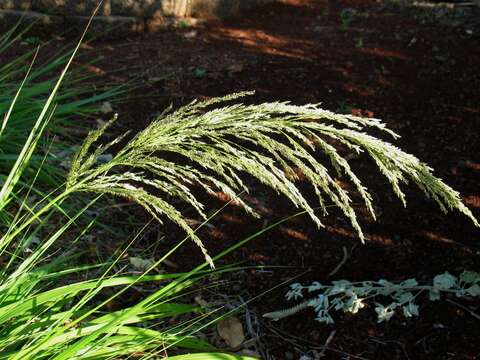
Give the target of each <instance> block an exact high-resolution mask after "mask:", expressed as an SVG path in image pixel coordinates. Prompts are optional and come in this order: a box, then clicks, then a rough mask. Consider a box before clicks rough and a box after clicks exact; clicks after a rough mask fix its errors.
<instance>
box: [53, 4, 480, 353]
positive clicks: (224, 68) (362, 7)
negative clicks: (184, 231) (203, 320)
mask: <svg viewBox="0 0 480 360" xmlns="http://www.w3.org/2000/svg"><path fill="white" fill-rule="evenodd" d="M345 9H349V10H348V11H349V12H350V13H352V11H351V9H353V10H354V12H353V15H352V16H351V18H350V20H349V21H347V22H348V24H347V23H345V22H344V23H343V24H342V21H341V13H342V11H344V10H345ZM422 22H423V23H422ZM66 42H68V40H65V39H59V40H55V41H54V44H56V45H55V46H60V45H64V44H65V43H66ZM51 46H54V45H51ZM88 47H89V48H90V50H91V52H90V54H89V55H88V56H92V54H93V56H101V57H102V58H103V59H102V60H101V62H100V63H99V64H98V65H97V68H92V69H93V70H96V71H98V72H101V73H105V74H106V75H105V76H106V77H109V78H110V79H111V80H113V81H117V82H118V81H127V80H131V79H133V78H137V79H138V78H140V79H141V83H142V85H141V87H140V89H138V90H136V91H133V92H132V93H131V94H130V95H129V96H128V98H127V99H126V101H124V102H123V103H121V104H119V105H118V106H117V107H116V110H118V112H119V113H120V118H121V124H122V125H123V126H125V127H133V128H136V129H138V128H142V127H143V126H144V125H145V124H147V123H148V121H149V120H150V119H151V118H152V116H153V115H154V114H155V113H159V112H161V110H162V109H163V108H164V107H165V106H166V105H168V104H169V103H171V102H173V103H174V105H181V104H185V103H187V102H188V101H190V100H191V99H193V98H205V97H212V96H217V95H224V94H227V93H231V92H236V91H239V90H247V89H253V90H256V95H255V98H254V101H255V102H260V101H268V100H291V101H293V102H295V103H299V104H302V103H311V102H315V103H317V102H322V103H323V106H324V107H325V108H327V109H330V110H334V111H342V112H352V113H355V114H361V115H363V116H374V117H378V118H382V119H384V121H385V122H386V123H387V124H388V125H389V127H390V128H392V129H394V130H395V131H397V132H398V133H400V134H401V135H402V138H401V139H400V140H399V141H398V142H397V144H398V145H399V146H400V147H401V148H403V149H405V150H407V151H409V152H411V153H413V154H415V155H417V156H418V157H419V158H420V159H422V160H424V161H425V162H427V163H429V164H430V165H431V166H432V167H433V168H434V169H435V170H436V171H435V174H436V175H438V176H439V177H440V178H442V179H444V180H445V181H446V182H447V183H448V184H449V185H451V186H453V187H454V188H455V189H457V190H458V191H460V193H461V194H462V197H463V199H464V201H465V202H466V203H467V204H468V205H469V207H470V208H471V209H472V210H473V211H474V213H475V215H476V216H477V217H480V192H479V180H480V136H479V131H480V93H479V89H480V72H479V64H480V43H479V38H478V37H474V36H471V35H468V34H466V33H465V31H464V30H463V29H462V28H459V27H451V26H450V27H449V26H446V25H439V24H435V23H432V22H425V21H421V20H419V19H417V18H415V16H412V12H411V11H406V10H404V9H403V8H402V7H399V6H392V5H388V6H387V5H385V4H383V3H378V2H375V1H372V0H349V1H342V2H336V1H326V0H318V1H315V0H285V1H283V2H281V3H277V4H272V5H268V6H266V7H264V8H262V9H257V10H252V11H250V12H246V13H243V14H241V15H240V16H238V17H237V18H234V19H230V20H227V21H224V22H218V23H211V24H209V25H208V26H206V27H202V28H198V29H193V28H187V29H182V30H179V31H178V32H168V33H158V34H148V35H136V36H134V35H132V36H131V37H128V38H124V39H110V40H108V41H102V40H98V41H93V42H91V43H90V44H89V45H88ZM78 61H82V59H81V58H80V59H79V60H78ZM356 166H357V169H358V171H359V173H360V174H361V175H362V179H364V180H365V182H366V183H367V184H368V185H370V186H371V187H372V189H373V192H374V195H375V198H376V206H377V211H378V215H379V216H378V221H377V222H372V221H371V220H370V219H368V218H364V219H362V224H363V226H364V230H365V232H366V234H367V238H368V241H367V243H366V244H365V245H360V244H359V240H358V238H357V237H356V236H355V234H354V232H353V231H352V229H351V228H350V227H349V225H348V223H347V222H346V221H345V220H343V219H342V217H340V216H339V215H338V214H337V213H336V212H335V211H332V213H331V214H330V216H329V217H327V218H326V219H325V224H326V227H325V228H324V229H320V230H318V229H317V228H316V227H315V225H314V224H313V223H312V222H311V221H310V220H309V219H307V218H306V217H298V218H296V219H294V220H291V221H288V222H286V223H284V224H282V225H281V226H279V227H277V228H276V229H274V230H272V231H270V232H268V233H267V234H264V235H262V236H260V237H259V238H257V239H255V240H253V241H252V242H250V243H249V244H248V245H246V246H244V247H242V248H241V249H240V250H238V251H237V252H236V253H235V255H234V256H232V257H230V258H229V259H227V260H229V261H231V260H233V261H247V262H248V263H249V264H254V265H259V264H261V265H277V266H278V265H281V266H288V267H289V268H288V269H273V270H271V271H269V272H256V271H252V272H248V273H247V274H246V276H245V277H244V278H243V282H242V283H241V287H240V288H239V289H237V290H238V293H239V294H242V295H243V296H244V298H245V297H246V298H248V296H250V297H254V296H256V295H258V294H260V293H261V292H262V291H265V290H268V289H271V288H272V287H274V286H275V285H278V284H279V283H281V282H282V281H285V280H287V279H289V277H291V276H293V275H296V274H301V273H302V272H304V271H305V270H309V272H308V273H307V274H306V275H304V276H302V278H301V280H302V281H304V282H308V281H313V280H318V281H320V282H329V281H331V280H335V279H348V280H375V279H380V278H387V279H390V280H402V279H406V278H410V277H416V278H417V279H419V280H423V281H430V280H431V279H432V277H433V276H434V275H436V274H438V273H442V272H444V271H446V270H448V271H449V272H451V273H454V274H458V273H460V272H461V271H462V270H463V269H470V270H476V271H480V242H479V241H480V236H479V230H478V229H476V228H475V227H474V226H473V225H472V223H471V222H469V221H468V220H467V219H465V218H464V217H462V216H459V215H457V214H448V215H445V214H443V213H441V212H440V210H438V209H437V207H436V206H435V205H434V204H433V203H432V202H431V201H428V200H426V199H424V197H423V196H422V194H421V193H420V192H419V191H417V190H416V189H414V188H411V189H408V207H407V208H406V209H404V208H403V207H402V206H401V204H400V202H399V201H398V200H396V199H395V198H394V196H393V194H392V191H391V190H390V189H389V187H388V184H386V181H385V180H384V179H382V178H381V177H380V176H379V175H377V173H376V172H375V171H372V170H373V167H372V166H371V164H370V163H368V162H366V161H363V160H358V161H357V164H356ZM250 197H251V200H252V201H256V202H257V203H258V205H259V206H261V209H262V210H261V212H262V214H263V215H264V219H262V220H258V221H257V220H254V219H252V218H250V217H248V216H247V215H245V214H243V213H242V212H241V211H239V210H238V209H235V208H234V207H229V208H228V209H226V210H225V211H224V212H222V213H221V214H220V215H219V216H218V217H217V218H216V219H214V220H213V221H212V223H211V224H210V226H209V227H208V228H207V229H206V230H205V232H204V233H203V235H202V236H203V238H204V239H205V240H206V243H207V245H208V247H209V248H210V249H211V252H212V253H215V252H218V251H220V250H221V249H224V248H226V247H227V246H228V245H232V244H234V243H235V242H237V241H238V240H240V239H243V238H245V236H247V235H249V234H251V233H254V232H255V231H258V230H259V229H261V228H262V227H264V226H265V225H266V224H271V223H273V222H274V221H275V220H278V219H282V218H284V217H286V216H288V215H292V214H294V213H295V209H294V208H293V207H292V206H290V205H289V204H288V203H287V202H286V201H285V200H284V199H281V198H279V197H277V196H275V195H274V194H272V193H271V192H269V191H266V190H265V189H263V188H261V187H260V186H258V184H253V191H252V193H251V195H250ZM221 200H222V199H216V200H212V201H211V202H212V209H214V208H215V206H219V205H221V204H222V201H221ZM186 215H187V216H188V215H189V214H188V212H186ZM190 215H192V214H190ZM192 216H193V215H192ZM165 234H168V236H167V244H168V243H169V242H173V241H174V240H176V239H178V237H179V236H180V234H179V233H178V232H177V230H176V229H173V228H172V229H170V228H169V227H167V228H166V229H165ZM355 244H358V246H356V247H355V248H354V250H353V251H352V254H351V257H350V258H349V260H348V261H347V262H346V263H345V265H344V266H343V267H341V269H340V270H339V271H338V272H337V273H336V274H335V275H334V276H333V277H332V278H329V277H328V273H329V272H330V271H332V269H334V268H335V267H336V266H337V264H338V263H339V262H340V261H341V259H342V257H343V252H342V247H346V248H347V249H349V250H350V249H352V247H353V246H354V245H355ZM200 260H201V257H200V255H199V251H198V250H197V249H196V248H195V247H194V246H193V245H192V246H188V247H185V248H184V249H182V250H181V251H180V252H179V253H178V254H177V255H176V256H174V257H173V258H172V261H174V262H175V263H177V264H178V265H180V266H189V267H190V266H192V265H194V264H196V263H198V261H200ZM225 261H226V260H225ZM285 292H286V285H285V286H283V287H281V288H279V289H277V290H275V291H273V292H271V293H269V294H268V295H266V296H264V297H262V298H261V299H260V300H258V301H254V302H252V303H251V304H249V306H248V308H249V311H250V312H251V313H252V314H255V315H256V316H257V317H258V319H259V320H258V321H260V335H261V339H260V341H259V342H257V345H258V347H257V351H261V355H262V357H264V358H269V359H299V358H300V357H301V356H302V355H305V354H310V355H311V354H312V352H311V351H312V350H314V349H318V348H320V347H321V346H322V345H323V344H324V343H325V341H326V339H327V338H328V337H329V335H330V334H332V331H333V330H335V334H334V336H333V338H332V339H331V342H330V343H329V344H328V348H327V350H326V351H325V358H327V359H476V358H478V357H480V321H479V320H478V319H476V318H475V317H473V316H472V315H471V314H469V313H468V312H466V311H464V310H463V309H461V308H459V307H457V306H455V305H452V304H451V303H448V302H437V303H429V302H427V301H421V305H422V306H421V314H420V317H419V318H414V319H404V318H401V317H400V316H398V317H394V318H393V319H392V320H391V321H390V322H389V323H387V324H384V323H382V324H377V323H376V318H375V314H374V311H373V309H372V308H370V309H366V310H364V311H362V312H361V313H360V314H358V315H356V316H345V315H341V314H338V315H336V316H335V320H336V323H335V324H334V325H331V326H325V325H323V324H319V323H317V322H315V320H314V316H313V313H310V312H308V311H306V312H303V313H300V314H298V315H297V316H295V317H292V318H289V319H285V320H281V321H279V322H276V323H274V322H269V321H264V320H261V315H262V314H263V313H265V312H268V311H273V310H278V309H281V308H284V307H285V306H287V304H286V303H285V301H284V300H283V294H284V293H285ZM454 300H455V301H456V302H461V303H462V304H463V305H465V306H467V307H469V308H470V309H471V310H472V311H474V312H476V313H477V314H478V313H480V305H479V304H478V302H477V303H472V302H462V301H461V300H457V299H454Z"/></svg>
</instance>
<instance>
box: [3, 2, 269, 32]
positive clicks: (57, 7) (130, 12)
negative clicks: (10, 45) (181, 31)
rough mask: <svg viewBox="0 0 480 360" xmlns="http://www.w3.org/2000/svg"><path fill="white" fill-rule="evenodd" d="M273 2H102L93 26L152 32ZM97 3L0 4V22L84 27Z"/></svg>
mask: <svg viewBox="0 0 480 360" xmlns="http://www.w3.org/2000/svg"><path fill="white" fill-rule="evenodd" d="M272 1H275V0H104V1H103V3H102V5H101V7H100V10H99V12H98V15H97V16H96V18H95V20H94V24H93V26H94V27H95V26H99V27H101V28H105V27H112V28H116V29H118V30H121V32H124V31H155V30H158V29H161V28H165V27H169V26H172V25H175V24H176V23H178V22H180V21H181V22H186V23H187V24H189V23H195V22H198V21H199V20H205V19H215V18H224V17H228V16H232V15H234V14H235V13H236V12H238V11H240V10H242V9H245V8H250V7H254V6H258V5H262V4H265V3H268V2H272ZM97 4H98V0H0V22H3V23H5V22H7V23H8V22H16V21H18V20H19V19H21V18H23V20H24V21H26V22H32V21H35V22H36V23H39V24H43V25H53V26H64V27H66V28H67V29H68V28H71V27H79V26H84V25H85V23H86V22H87V21H88V19H89V16H90V15H91V14H92V12H93V11H94V9H95V8H96V6H97Z"/></svg>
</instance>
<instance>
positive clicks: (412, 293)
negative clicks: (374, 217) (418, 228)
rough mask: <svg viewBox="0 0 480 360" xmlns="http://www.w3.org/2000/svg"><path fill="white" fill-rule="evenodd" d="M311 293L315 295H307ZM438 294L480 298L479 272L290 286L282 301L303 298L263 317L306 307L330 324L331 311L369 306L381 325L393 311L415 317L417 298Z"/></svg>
mask: <svg viewBox="0 0 480 360" xmlns="http://www.w3.org/2000/svg"><path fill="white" fill-rule="evenodd" d="M313 293H317V295H316V296H311V294H313ZM442 294H443V295H444V294H451V295H455V296H456V297H459V298H472V297H480V273H477V272H474V271H464V272H463V273H461V274H460V276H458V277H456V276H454V275H451V274H449V273H448V272H445V273H443V274H440V275H437V276H435V277H434V278H433V281H432V284H430V285H429V284H425V285H421V284H419V283H418V281H417V280H416V279H408V280H405V281H402V282H390V281H387V280H384V279H381V280H379V281H363V282H350V281H348V280H338V281H332V283H331V285H322V284H320V283H319V282H313V283H312V284H310V285H308V286H304V285H302V284H300V283H294V284H291V285H290V290H289V291H288V292H287V293H286V295H285V297H286V299H287V300H289V301H290V300H299V299H304V298H307V299H306V300H305V301H303V302H302V303H300V304H298V305H296V306H294V307H292V308H289V309H286V310H281V311H275V312H271V313H267V314H265V315H264V317H266V318H270V319H272V320H279V319H282V318H285V317H287V316H291V315H294V314H296V313H297V312H299V311H301V310H303V309H306V308H309V307H310V308H313V310H314V311H315V313H316V318H315V320H317V321H319V322H321V323H325V324H333V322H334V320H333V318H332V315H331V313H332V312H333V311H343V312H345V313H351V314H356V313H357V312H358V311H359V310H360V309H363V308H364V307H365V306H366V305H367V303H373V304H374V306H375V312H376V314H377V319H378V322H379V323H381V322H384V321H388V320H390V319H391V318H392V316H393V315H394V314H395V312H398V313H400V314H402V315H403V316H405V317H407V318H410V317H414V316H418V315H419V305H418V304H417V300H418V298H419V297H420V296H421V295H427V297H428V299H429V300H430V301H437V300H440V299H441V298H442Z"/></svg>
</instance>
